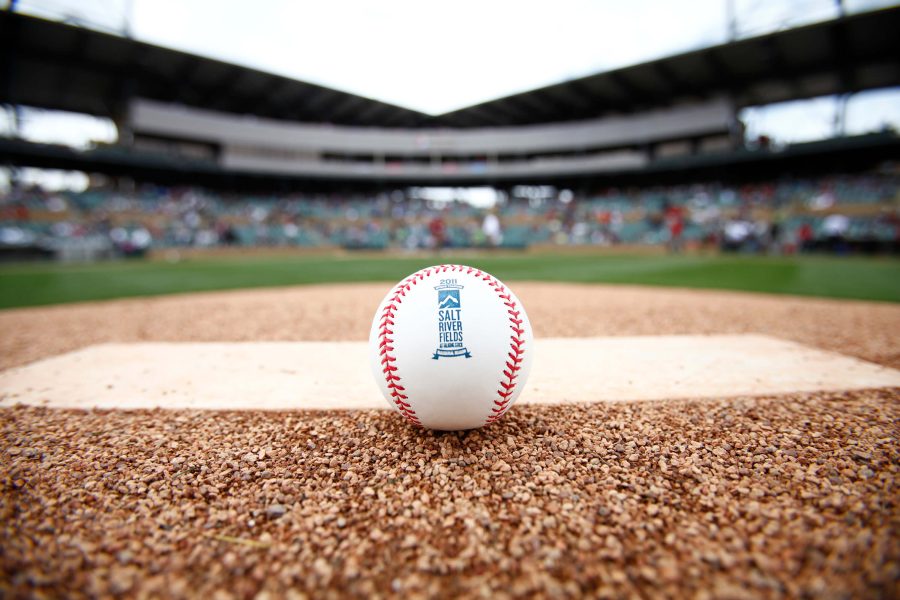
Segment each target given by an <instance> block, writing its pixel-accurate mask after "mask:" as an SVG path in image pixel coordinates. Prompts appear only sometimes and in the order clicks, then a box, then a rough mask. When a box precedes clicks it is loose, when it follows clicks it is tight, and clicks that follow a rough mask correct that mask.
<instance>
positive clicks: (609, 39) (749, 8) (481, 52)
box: [0, 0, 900, 146]
mask: <svg viewBox="0 0 900 600" xmlns="http://www.w3.org/2000/svg"><path fill="white" fill-rule="evenodd" d="M728 1H729V0H624V1H623V0H552V1H547V0H542V1H540V2H534V1H529V0H453V1H452V2H443V3H438V2H428V1H426V0H321V1H316V2H313V1H309V0H253V1H252V2H251V1H246V0H243V1H236V0H19V2H18V4H17V10H19V11H22V12H27V13H31V14H38V15H41V16H47V17H50V18H55V19H64V20H68V21H71V22H77V23H81V24H84V25H87V26H92V27H96V28H101V29H104V28H105V29H117V30H122V29H123V28H124V24H125V23H126V22H128V21H130V25H131V30H132V33H133V35H134V36H135V37H136V38H138V39H141V40H144V41H147V42H150V43H153V44H158V45H162V46H168V47H172V48H176V49H180V50H185V51H188V52H192V53H196V54H201V55H205V56H210V57H214V58H218V59H221V60H225V61H228V62H235V63H239V64H242V65H246V66H249V67H253V68H257V69H262V70H265V71H270V72H274V73H278V74H281V75H286V76H289V77H293V78H297V79H301V80H305V81H309V82H313V83H318V84H322V85H325V86H328V87H333V88H337V89H341V90H345V91H348V92H351V93H355V94H359V95H363V96H368V97H370V98H376V99H379V100H382V101H386V102H390V103H393V104H397V105H400V106H404V107H408V108H412V109H415V110H419V111H422V112H426V113H431V114H440V113H443V112H447V111H450V110H454V109H457V108H461V107H464V106H468V105H471V104H475V103H478V102H482V101H485V100H489V99H493V98H497V97H500V96H506V95H509V94H513V93H517V92H521V91H524V90H528V89H533V88H535V87H540V86H543V85H547V84H552V83H556V82H559V81H563V80H566V79H571V78H577V77H581V76H585V75H588V74H591V73H595V72H599V71H603V70H607V69H612V68H616V67H621V66H625V65H628V64H634V63H637V62H642V61H646V60H651V59H654V58H658V57H661V56H665V55H670V54H673V53H678V52H683V51H687V50H691V49H696V48H700V47H704V46H709V45H712V44H718V43H722V42H724V41H725V40H726V38H727V35H728V34H727V22H728V17H727V12H728V11H727V6H728ZM8 2H9V0H0V7H5V6H6V5H7V4H8ZM732 2H733V6H734V12H735V13H736V14H737V17H738V34H739V36H741V37H744V36H748V35H757V34H760V33H765V32H768V31H773V30H776V29H783V28H786V27H790V26H796V25H800V24H805V23H810V22H814V21H819V20H823V19H829V18H833V17H834V16H835V14H836V9H835V0H732ZM894 3H895V2H891V1H886V0H845V6H846V8H847V10H848V12H856V11H859V10H866V9H870V8H877V7H882V6H888V5H891V4H894ZM129 15H130V17H129ZM833 114H834V106H833V102H831V101H830V100H828V99H820V100H813V101H808V102H802V103H797V104H794V105H793V106H781V107H770V108H766V109H750V110H748V111H745V113H744V115H743V117H744V120H745V122H746V123H747V125H748V131H749V132H750V133H751V134H757V133H766V134H768V135H770V136H771V137H772V138H773V139H776V140H778V141H782V142H790V141H801V140H808V139H816V138H821V137H826V136H827V135H829V133H830V128H831V124H832V120H833ZM24 117H25V118H24V124H23V132H24V134H25V136H26V137H28V138H30V139H35V140H39V141H51V142H63V143H69V144H73V145H77V146H84V145H87V144H88V143H89V142H90V140H104V141H110V140H112V139H114V138H115V129H114V128H113V127H112V126H111V125H110V124H109V123H108V122H106V121H103V120H98V119H91V118H82V119H71V118H69V117H68V116H64V117H63V116H52V115H48V114H45V113H43V112H37V111H28V112H26V113H25V114H24ZM847 123H848V132H849V133H860V132H864V131H869V130H871V129H873V128H878V127H880V126H881V125H882V124H884V123H890V124H893V125H894V126H897V127H900V90H893V91H890V92H878V93H870V94H860V95H858V96H857V97H855V98H854V99H853V101H852V102H851V104H850V106H849V110H848V119H847ZM8 126H9V125H8V119H7V118H6V116H5V115H0V132H2V130H3V129H4V128H8Z"/></svg>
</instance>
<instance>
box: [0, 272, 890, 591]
mask: <svg viewBox="0 0 900 600" xmlns="http://www.w3.org/2000/svg"><path fill="white" fill-rule="evenodd" d="M389 287H390V286H389V285H388V284H367V285H348V286H311V287H304V288H291V289H278V290H255V291H237V292H225V293H210V294H198V295H191V296H170V297H161V298H152V299H136V300H121V301H112V302H103V303H91V304H82V305H69V306H58V307H48V308H33V309H21V310H8V311H0V331H3V335H2V336H0V367H3V368H5V367H9V366H13V365H19V364H23V363H26V362H30V361H32V360H35V359H38V358H42V357H46V356H50V355H54V354H58V353H60V352H64V351H67V350H72V349H75V348H78V347H82V346H85V345H89V344H94V343H99V342H110V341H115V342H128V341H137V340H168V341H207V340H221V341H228V340H344V339H346V340H362V339H365V336H366V335H367V332H368V327H369V323H370V319H371V317H372V312H373V310H374V307H375V306H376V305H377V303H378V301H379V300H380V299H381V297H382V296H383V294H384V293H386V291H387V290H388V288H389ZM512 287H513V289H514V290H515V291H516V293H517V294H518V295H519V296H520V298H521V299H522V301H523V303H524V304H525V306H526V307H527V310H528V311H529V315H530V317H531V320H532V323H533V325H534V328H535V333H536V335H539V336H573V337H574V336H600V335H641V334H648V335H650V334H679V333H691V334H697V333H744V332H755V333H763V334H768V335H774V336H777V337H782V338H785V339H791V340H795V341H798V342H801V343H805V344H808V345H812V346H817V347H820V348H825V349H829V350H836V351H839V352H842V353H845V354H850V355H854V356H858V357H861V358H864V359H868V360H871V361H874V362H878V363H881V364H885V365H889V366H893V367H898V366H900V349H898V344H897V342H896V340H897V338H898V332H900V307H898V306H896V305H890V304H878V303H864V302H847V301H832V300H816V299H806V298H791V297H775V296H764V295H749V294H738V293H727V292H706V291H687V290H668V289H667V290H663V289H650V288H638V287H606V286H581V285H564V284H537V283H517V284H515V285H513V286H512ZM898 438H900V389H882V390H871V391H862V392H853V393H832V394H827V393H826V394H798V395H791V396H778V397H762V398H737V399H721V400H703V401H695V402H691V401H664V402H641V403H617V404H593V405H569V406H518V407H515V408H513V410H512V411H511V412H510V413H509V415H507V416H506V417H505V418H504V419H503V420H502V421H500V422H499V423H498V424H496V425H493V426H491V427H489V428H486V429H483V430H479V431H473V432H467V433H449V434H437V433H433V432H428V431H422V430H419V429H414V428H412V427H410V426H408V425H407V424H406V423H405V422H404V421H403V420H402V419H400V418H398V417H397V415H395V414H393V413H391V412H388V411H354V412H341V413H327V412H211V411H207V412H191V411H129V412H123V411H88V412H85V411H66V410H49V409H40V408H26V407H21V406H19V407H14V408H9V409H3V410H0V528H2V534H0V597H4V598H6V597H9V598H14V597H41V596H45V597H79V596H91V597H103V596H130V597H165V596H172V597H204V598H213V599H223V600H224V599H227V598H260V599H265V598H277V597H289V598H303V597H313V598H320V597H325V598H328V597H333V598H344V597H367V598H371V597H388V596H397V595H403V596H404V597H424V596H436V595H443V596H447V597H490V598H504V597H523V596H533V597H559V598H563V597H577V596H593V597H611V598H621V597H634V598H648V597H693V598H746V597H785V596H787V597H823V598H890V597H893V598H896V597H900V507H898V503H900V501H898V498H900V493H898V492H900V490H898V483H897V481H898V470H900V449H898V443H897V439H898Z"/></svg>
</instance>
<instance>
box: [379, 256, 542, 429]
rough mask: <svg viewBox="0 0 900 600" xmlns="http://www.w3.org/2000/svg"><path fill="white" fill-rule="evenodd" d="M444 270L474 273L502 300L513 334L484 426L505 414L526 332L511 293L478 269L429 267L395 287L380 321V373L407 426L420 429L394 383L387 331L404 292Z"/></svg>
mask: <svg viewBox="0 0 900 600" xmlns="http://www.w3.org/2000/svg"><path fill="white" fill-rule="evenodd" d="M447 271H453V272H456V271H461V272H465V273H466V274H467V275H473V274H474V276H475V277H476V278H478V279H481V280H482V281H485V282H487V284H488V286H490V288H491V289H493V290H494V292H496V294H497V296H498V297H499V298H500V300H502V301H503V305H504V306H506V308H507V309H508V310H507V311H506V312H507V313H508V314H509V329H510V331H511V332H512V333H513V335H511V336H509V339H510V344H509V350H510V351H509V353H508V354H507V356H509V359H510V360H509V361H506V363H505V364H506V370H504V371H503V376H504V379H502V380H501V381H500V383H499V385H500V387H501V388H502V389H498V390H497V396H498V399H496V400H494V406H495V408H493V409H491V414H490V415H489V416H488V417H487V419H486V420H485V425H489V424H491V423H496V422H497V421H498V420H499V419H500V418H501V417H502V416H503V415H504V414H506V411H507V410H508V409H509V407H510V406H511V403H510V397H511V396H512V395H513V392H514V391H515V388H516V379H518V376H519V371H520V370H521V368H522V361H523V360H524V358H523V355H524V354H525V348H524V345H525V338H524V334H525V329H524V328H523V327H522V324H523V322H524V319H520V318H519V316H520V315H521V311H520V310H518V305H517V304H516V302H515V300H513V299H512V294H510V293H509V292H507V290H506V288H505V287H504V286H503V284H501V283H500V282H499V281H497V280H496V279H494V278H493V277H492V276H491V275H488V274H487V273H485V272H484V271H482V270H480V269H475V268H473V267H466V266H463V265H439V266H436V267H429V268H427V269H423V270H421V271H418V272H416V273H413V274H412V275H410V276H409V277H407V278H406V279H404V280H403V281H401V282H400V283H399V284H398V285H397V286H396V287H395V288H394V290H395V291H394V296H393V297H392V298H391V299H390V300H389V301H388V303H387V304H386V305H385V307H384V310H383V312H382V315H381V321H380V322H379V327H380V330H379V332H378V336H379V338H380V339H379V343H378V347H379V348H380V355H381V356H382V360H381V364H382V372H383V373H384V378H385V381H386V382H387V387H388V389H389V390H390V392H391V399H392V400H393V401H394V405H395V406H396V407H397V409H398V410H399V411H400V414H402V415H403V416H404V417H405V418H406V420H408V421H409V422H410V423H413V424H414V425H418V426H420V427H421V426H422V422H421V421H420V420H419V418H418V417H417V416H416V411H415V410H414V409H413V408H412V406H411V405H410V404H409V403H407V402H404V400H408V399H409V398H408V396H406V395H404V394H402V393H400V392H401V391H406V389H405V388H404V387H403V386H401V385H399V384H398V383H397V382H398V381H400V377H399V376H398V375H396V372H397V366H396V365H395V364H394V363H395V362H396V360H397V358H396V357H395V356H394V355H392V354H389V352H391V351H393V350H394V347H393V343H394V340H393V338H391V337H389V336H392V335H393V334H394V332H393V330H391V329H388V327H387V326H388V325H394V321H393V318H394V316H395V315H394V311H396V310H398V309H399V307H400V304H402V302H403V299H404V298H405V297H406V292H408V291H409V290H410V288H411V287H412V286H414V285H416V284H417V283H419V282H420V281H422V280H423V279H425V278H426V277H428V276H429V275H431V274H432V273H446V272H447Z"/></svg>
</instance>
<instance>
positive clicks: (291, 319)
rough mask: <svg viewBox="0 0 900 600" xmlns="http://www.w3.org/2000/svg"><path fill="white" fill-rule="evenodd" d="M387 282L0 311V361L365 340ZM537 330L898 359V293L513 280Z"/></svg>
mask: <svg viewBox="0 0 900 600" xmlns="http://www.w3.org/2000/svg"><path fill="white" fill-rule="evenodd" d="M391 285H392V284H390V283H383V284H378V283H375V284H348V285H317V286H306V287H294V288H279V289H262V290H240V291H230V292H211V293H203V294H191V295H175V296H164V297H157V298H139V299H128V300H114V301H107V302H94V303H84V304H70V305H62V306H52V307H46V308H27V309H14V310H5V311H0V331H2V332H3V335H2V336H0V369H5V368H8V367H11V366H16V365H21V364H24V363H27V362H31V361H33V360H36V359H39V358H43V357H46V356H52V355H55V354H59V353H62V352H67V351H69V350H74V349H76V348H80V347H83V346H87V345H90V344H96V343H101V342H132V341H264V340H365V339H366V338H367V336H368V335H369V327H370V325H371V322H372V317H373V315H374V313H375V309H376V308H377V307H378V303H379V302H380V301H381V299H382V298H383V297H384V295H385V294H386V293H387V292H388V290H389V289H390V287H391ZM511 287H512V289H513V291H515V292H516V295H518V296H519V298H520V299H521V300H522V303H523V304H524V305H525V308H526V310H527V311H528V315H529V317H530V319H531V323H532V326H533V328H534V333H535V336H538V337H590V336H623V335H665V334H705V333H762V334H766V335H772V336H775V337H780V338H783V339H788V340H794V341H797V342H800V343H803V344H807V345H810V346H815V347H819V348H823V349H826V350H834V351H837V352H841V353H843V354H848V355H851V356H856V357H858V358H862V359H865V360H870V361H873V362H876V363H880V364H883V365H887V366H891V367H894V368H900V344H898V343H897V339H898V337H900V305H897V304H888V303H876V302H857V301H844V300H824V299H814V298H799V297H791V296H772V295H764V294H742V293H736V292H719V291H701V290H683V289H667V288H646V287H627V286H598V285H578V284H557V283H528V282H515V283H514V284H513V285H512V286H511Z"/></svg>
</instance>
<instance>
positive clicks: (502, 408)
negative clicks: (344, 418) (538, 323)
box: [369, 265, 534, 431]
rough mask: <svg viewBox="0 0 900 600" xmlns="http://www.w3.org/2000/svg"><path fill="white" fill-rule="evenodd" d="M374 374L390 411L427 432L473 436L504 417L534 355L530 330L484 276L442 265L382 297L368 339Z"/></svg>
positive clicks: (515, 305)
mask: <svg viewBox="0 0 900 600" xmlns="http://www.w3.org/2000/svg"><path fill="white" fill-rule="evenodd" d="M369 355H370V358H371V364H372V372H373V373H374V375H375V380H376V381H377V382H378V385H379V387H380V388H381V392H382V394H383V395H384V397H385V398H386V399H387V401H388V402H389V403H390V405H391V406H392V407H393V408H394V410H396V411H397V412H399V413H400V414H401V415H403V416H404V417H405V418H406V419H407V420H408V421H410V422H411V423H414V424H416V425H421V426H422V427H427V428H429V429H441V430H451V431H452V430H459V429H474V428H476V427H482V426H484V425H487V424H490V423H493V422H495V421H496V420H498V419H499V418H500V417H502V416H503V415H504V414H505V413H506V411H508V410H509V408H510V407H511V406H512V404H513V403H514V402H515V401H516V398H518V397H519V394H520V393H521V392H522V388H523V387H524V385H525V380H526V379H527V378H528V373H529V372H530V371H531V361H532V358H533V356H534V340H533V337H532V334H531V324H530V323H529V322H528V316H527V315H526V314H525V308H524V307H523V306H522V303H521V302H519V299H518V298H516V296H515V294H513V293H512V292H511V291H510V290H509V288H507V287H506V286H504V285H503V284H502V283H500V282H499V281H497V280H496V279H495V278H494V277H492V276H490V275H488V274H487V273H485V272H484V271H480V270H478V269H474V268H472V267H466V266H463V265H440V266H435V267H429V268H427V269H422V270H421V271H418V272H416V273H413V274H412V275H410V276H409V277H407V278H406V279H404V280H403V281H401V282H400V283H398V284H397V285H396V286H394V288H393V289H392V290H391V291H390V292H389V293H388V295H387V296H386V297H385V298H384V300H383V301H382V302H381V304H380V305H379V307H378V312H376V313H375V319H374V321H373V322H372V331H371V333H370V334H369Z"/></svg>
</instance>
